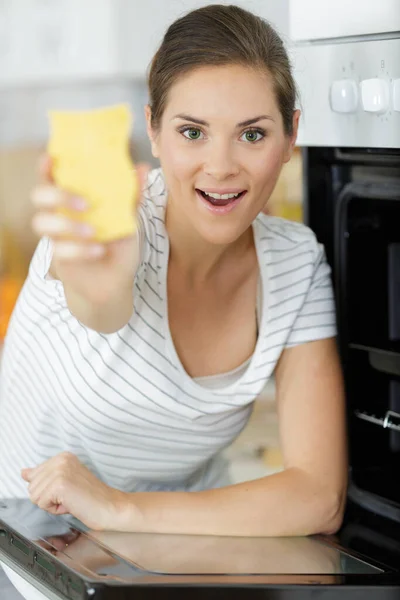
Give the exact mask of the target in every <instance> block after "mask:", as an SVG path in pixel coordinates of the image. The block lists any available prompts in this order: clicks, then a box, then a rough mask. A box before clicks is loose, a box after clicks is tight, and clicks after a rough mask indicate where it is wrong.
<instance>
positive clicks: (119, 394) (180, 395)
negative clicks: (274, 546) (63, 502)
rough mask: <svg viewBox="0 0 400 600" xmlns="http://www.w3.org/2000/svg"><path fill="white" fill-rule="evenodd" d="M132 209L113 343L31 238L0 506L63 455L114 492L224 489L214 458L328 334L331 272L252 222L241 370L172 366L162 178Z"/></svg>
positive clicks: (281, 231)
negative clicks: (250, 341) (134, 254)
mask: <svg viewBox="0 0 400 600" xmlns="http://www.w3.org/2000/svg"><path fill="white" fill-rule="evenodd" d="M144 196H145V198H144V201H143V203H142V204H141V207H140V214H139V231H140V236H139V237H140V249H141V260H140V265H139V268H138V270H137V273H136V277H135V282H134V286H135V290H134V311H133V315H132V317H131V319H130V321H129V323H128V324H126V325H125V326H124V327H123V328H122V329H121V330H119V331H117V332H115V333H112V334H107V335H105V334H102V333H98V332H96V331H93V330H91V329H89V328H87V327H85V326H84V325H83V324H82V323H80V322H79V321H78V320H77V319H76V318H75V317H74V316H73V315H72V314H71V312H70V311H69V309H68V305H67V302H66V299H65V295H64V290H63V285H62V283H61V282H60V281H58V280H54V279H51V278H49V276H48V269H49V266H50V262H51V257H52V248H51V242H50V241H49V240H48V239H46V238H44V239H42V240H41V241H40V243H39V245H38V247H37V249H36V252H35V254H34V257H33V259H32V262H31V265H30V270H29V275H28V278H27V280H26V282H25V284H24V287H23V289H22V291H21V294H20V297H19V299H18V302H17V305H16V307H15V310H14V313H13V316H12V319H11V322H10V326H9V330H8V334H7V339H6V343H5V350H4V355H3V361H2V372H1V376H0V423H1V435H0V497H11V496H12V497H24V496H27V484H26V483H25V482H24V481H23V480H22V479H21V477H20V469H21V468H23V467H31V466H36V465H38V464H40V463H41V462H43V461H45V460H47V459H49V458H50V457H52V456H54V455H56V454H58V453H59V452H62V451H65V450H68V451H70V452H73V453H74V454H76V455H77V456H78V458H79V459H80V460H81V462H82V463H83V464H85V465H86V466H87V467H88V468H89V469H90V470H91V471H92V472H93V473H94V474H95V475H97V476H98V477H99V478H101V479H102V480H103V481H105V482H106V483H107V484H108V485H110V486H112V487H115V488H118V489H120V490H123V491H127V492H133V491H139V490H140V491H146V490H148V491H153V490H200V489H204V488H207V487H216V486H219V485H222V484H223V483H224V482H225V481H226V479H224V476H225V474H226V465H225V464H224V461H223V460H221V452H222V450H223V449H224V448H225V447H226V446H228V445H229V444H231V442H232V441H233V440H234V439H235V438H236V437H237V435H238V434H239V433H240V432H241V431H242V429H243V428H244V426H245V425H246V423H247V421H248V419H249V416H250V414H251V411H252V407H253V403H254V400H255V398H256V397H257V396H258V395H259V393H260V392H261V391H262V389H263V387H264V386H265V384H266V382H267V381H268V379H269V378H270V377H271V375H272V374H273V372H274V369H275V366H276V364H277V361H278V359H279V357H280V355H281V353H282V351H283V350H284V349H285V348H287V347H291V346H295V345H297V344H303V343H305V342H308V341H311V340H317V339H322V338H327V337H332V336H334V335H335V334H336V328H335V313H334V302H333V294H332V285H331V280H330V268H329V266H328V264H327V262H326V259H325V254H324V249H323V247H322V246H321V245H320V244H319V243H318V242H317V240H316V238H315V235H314V234H313V232H312V231H311V230H310V229H309V228H308V227H306V226H305V225H303V224H299V223H293V222H289V221H286V220H284V219H280V218H277V217H271V216H266V215H264V214H260V215H258V217H257V218H256V219H255V221H254V222H253V224H252V227H253V231H254V239H255V245H256V252H257V258H258V263H259V268H260V282H261V292H262V293H261V297H262V310H261V315H259V317H260V323H259V334H258V339H257V342H256V347H255V350H254V353H253V355H252V357H251V359H250V360H249V361H248V364H247V365H246V368H244V369H241V370H239V376H238V377H233V378H229V379H228V380H227V382H225V383H226V384H225V385H223V386H222V387H216V386H211V387H210V386H207V385H202V384H201V380H195V379H193V378H191V377H190V376H189V375H188V374H187V373H186V371H185V370H184V368H183V366H182V364H181V362H180V359H179V356H178V354H177V352H176V350H175V347H174V344H173V341H172V337H171V332H170V330H169V325H168V318H167V302H166V280H167V268H168V257H169V241H168V235H167V232H166V228H165V220H164V216H165V205H166V197H167V194H166V189H165V183H164V178H163V173H162V171H161V169H155V170H153V171H152V172H151V173H150V176H149V180H148V184H147V188H146V191H145V194H144Z"/></svg>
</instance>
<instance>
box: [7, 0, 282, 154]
mask: <svg viewBox="0 0 400 600" xmlns="http://www.w3.org/2000/svg"><path fill="white" fill-rule="evenodd" d="M218 1H220V3H223V4H231V3H235V0H232V1H230V0H216V2H218ZM213 3H214V2H207V1H205V0H1V1H0V147H1V146H3V147H4V146H10V145H13V146H23V145H24V144H30V145H31V144H36V143H37V144H44V143H45V141H46V138H47V135H48V122H47V111H48V110H49V109H50V108H59V109H85V108H92V107H95V106H102V105H106V104H111V103H115V102H128V103H129V104H130V105H131V106H132V109H133V111H134V114H135V118H136V120H135V124H134V138H135V148H136V155H137V157H138V158H140V159H145V160H150V161H151V160H152V159H151V154H150V149H149V146H148V142H147V136H146V132H145V121H144V116H143V106H144V104H145V103H146V102H147V90H146V84H145V74H146V69H147V66H148V64H149V62H150V60H151V57H152V56H153V53H154V52H155V50H156V48H157V46H158V45H159V43H160V42H161V39H162V36H163V34H164V32H165V30H166V28H167V26H168V25H169V24H170V23H171V22H172V21H173V20H174V19H176V18H177V17H178V16H180V15H182V14H183V13H185V12H188V11H189V10H192V9H194V8H198V7H200V6H204V5H207V4H213ZM236 3H237V4H238V5H240V6H243V7H244V8H247V9H248V10H252V11H253V12H255V13H256V14H259V15H261V16H263V17H264V18H266V19H268V20H269V21H270V22H271V23H272V24H273V25H274V26H275V27H276V28H277V29H278V31H279V33H281V34H282V35H283V37H284V38H285V37H287V36H288V29H289V14H288V4H289V0H237V2H236Z"/></svg>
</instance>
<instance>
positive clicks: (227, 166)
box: [204, 139, 239, 181]
mask: <svg viewBox="0 0 400 600" xmlns="http://www.w3.org/2000/svg"><path fill="white" fill-rule="evenodd" d="M204 172H205V173H206V174H207V175H209V176H210V177H212V178H213V179H215V180H216V181H223V180H224V179H228V178H229V177H233V176H235V175H237V174H238V173H239V165H238V162H237V160H236V157H235V152H234V148H232V144H231V142H229V141H227V140H222V139H221V140H213V142H212V143H211V144H210V145H209V146H208V148H207V159H206V161H205V164H204Z"/></svg>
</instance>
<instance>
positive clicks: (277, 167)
mask: <svg viewBox="0 0 400 600" xmlns="http://www.w3.org/2000/svg"><path fill="white" fill-rule="evenodd" d="M282 166H283V154H282V148H277V147H276V146H274V147H270V148H268V149H267V151H266V152H265V153H263V154H262V156H260V157H259V158H258V159H257V160H255V161H254V163H253V172H254V173H255V174H256V176H257V180H258V181H259V182H260V184H261V185H262V186H263V187H270V186H273V185H275V182H276V180H277V179H278V177H279V174H280V172H281V169H282Z"/></svg>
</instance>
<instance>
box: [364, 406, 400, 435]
mask: <svg viewBox="0 0 400 600" xmlns="http://www.w3.org/2000/svg"><path fill="white" fill-rule="evenodd" d="M354 414H355V415H356V417H358V418H359V419H362V420H363V421H368V422H369V423H374V424H375V425H380V426H381V427H383V428H384V429H393V430H394V431H400V414H399V413H397V412H394V411H393V410H388V411H386V413H385V416H384V417H377V416H375V415H372V414H370V413H367V412H365V411H361V410H356V411H354ZM395 421H397V423H396V422H395Z"/></svg>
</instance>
